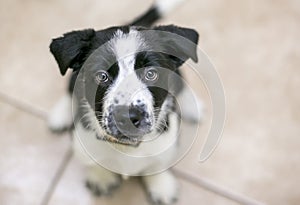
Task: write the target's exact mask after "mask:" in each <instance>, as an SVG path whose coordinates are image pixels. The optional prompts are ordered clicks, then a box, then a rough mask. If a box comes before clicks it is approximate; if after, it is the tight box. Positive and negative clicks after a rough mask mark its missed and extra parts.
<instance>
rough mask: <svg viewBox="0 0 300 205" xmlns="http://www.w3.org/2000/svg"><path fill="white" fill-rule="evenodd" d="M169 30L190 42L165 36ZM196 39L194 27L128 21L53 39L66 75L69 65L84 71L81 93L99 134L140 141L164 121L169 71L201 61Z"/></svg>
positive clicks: (170, 103)
mask: <svg viewBox="0 0 300 205" xmlns="http://www.w3.org/2000/svg"><path fill="white" fill-rule="evenodd" d="M149 32H150V33H149ZM168 33H171V34H173V35H176V36H180V38H186V39H188V40H189V41H191V43H190V44H188V45H187V44H185V43H182V42H180V41H178V40H176V38H173V37H174V36H173V37H172V36H171V37H166V35H165V34H168ZM197 43H198V34H197V32H196V31H194V30H192V29H187V28H181V27H176V26H159V27H154V28H152V29H151V30H147V29H145V28H142V27H127V26H126V27H112V28H108V29H105V30H101V31H97V32H96V31H94V30H92V29H88V30H81V31H73V32H70V33H67V34H65V35H64V36H63V37H60V38H57V39H54V40H53V41H52V43H51V45H50V50H51V52H52V54H53V55H54V57H55V59H56V61H57V63H58V65H59V68H60V72H61V74H62V75H64V74H65V73H66V71H67V69H68V68H71V69H73V73H74V74H73V75H78V74H79V73H81V74H82V78H83V79H84V80H83V81H82V84H83V85H82V86H81V87H80V88H81V89H83V90H84V96H81V97H82V98H83V99H84V100H85V102H86V105H87V106H89V107H90V108H91V109H89V110H90V111H91V110H92V112H93V113H92V114H93V115H94V118H95V120H94V121H96V124H97V125H96V126H98V128H100V129H101V130H102V132H101V133H100V134H99V135H101V136H98V137H100V138H101V139H105V140H110V141H114V142H118V143H123V144H131V145H136V144H137V143H138V142H139V141H141V140H142V139H143V136H145V135H147V134H149V133H151V132H153V131H154V130H156V129H157V128H158V127H161V124H162V123H163V122H166V119H165V118H166V117H167V112H168V109H170V107H172V106H173V101H172V96H171V95H170V92H169V85H170V82H169V81H170V75H171V74H172V73H174V72H175V73H178V71H177V68H178V67H179V66H181V65H182V64H183V63H184V62H185V61H186V60H187V59H188V58H192V59H193V60H194V61H197V54H196V44H197ZM170 52H171V54H170ZM172 52H173V54H172ZM174 53H175V54H176V53H179V55H180V56H176V55H175V54H174ZM175 87H176V86H175ZM86 105H85V106H86ZM93 124H95V122H93Z"/></svg>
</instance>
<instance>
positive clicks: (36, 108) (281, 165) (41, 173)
mask: <svg viewBox="0 0 300 205" xmlns="http://www.w3.org/2000/svg"><path fill="white" fill-rule="evenodd" d="M150 3H151V1H150V0H147V1H139V0H127V1H117V0H112V1H104V0H101V1H100V0H87V1H80V0H65V1H59V0H53V1H34V0H26V1H18V0H10V1H4V0H2V1H0V21H1V32H0V45H1V46H0V92H1V93H2V94H1V93H0V134H1V138H0V150H1V155H0V204H1V205H2V204H4V205H14V204H26V205H27V204H28V205H32V204H33V205H35V204H36V205H39V204H41V203H42V201H43V197H45V194H46V193H47V190H48V189H49V187H50V186H51V184H52V183H53V181H52V180H53V179H54V178H55V174H56V173H57V171H58V170H59V168H60V166H61V164H62V161H63V160H64V157H65V156H66V154H68V153H67V152H68V149H69V144H70V140H69V136H68V134H66V135H64V136H56V135H53V134H51V133H50V132H49V131H48V130H47V126H46V124H45V121H44V119H43V114H44V113H47V111H48V110H49V109H50V108H51V106H52V105H53V104H54V103H55V101H56V100H57V99H58V98H59V96H60V95H61V94H62V93H63V91H64V88H65V86H66V81H65V80H64V79H63V78H62V77H61V76H60V75H59V72H58V69H57V66H56V64H55V62H54V59H53V57H52V56H51V55H50V53H49V50H48V45H49V43H50V40H51V38H52V37H57V36H59V35H61V34H62V33H64V32H66V31H70V30H74V29H79V28H88V27H93V28H96V29H101V28H104V27H107V26H111V25H116V24H119V23H122V22H127V21H129V20H130V19H131V18H133V17H134V16H136V15H138V14H140V12H141V11H142V10H144V9H146V8H147V7H148V6H149V5H150ZM299 21H300V3H299V1H297V0H289V1H284V0H277V1H272V0H265V1H259V0H244V1H238V0H228V1H221V0H203V1H198V0H189V1H188V2H187V3H185V4H184V5H183V6H182V7H180V8H178V10H177V11H176V12H173V13H172V14H170V15H169V16H167V17H166V18H165V19H164V20H162V21H161V22H160V23H161V24H170V23H174V24H178V25H182V26H187V27H193V28H195V29H197V30H198V31H199V32H200V36H201V37H200V47H201V48H202V49H203V50H205V51H206V53H208V55H209V56H210V57H211V59H212V60H213V62H214V64H215V65H216V67H217V69H218V72H219V74H220V76H221V78H222V81H223V83H224V88H225V91H226V100H227V121H226V125H225V128H224V134H223V138H222V140H221V142H220V144H219V146H218V148H217V150H216V151H215V153H214V154H213V155H212V157H211V158H210V159H209V160H208V161H206V162H205V163H198V162H197V160H198V156H199V149H200V148H201V145H202V144H203V140H204V139H203V138H201V136H203V135H202V134H204V133H205V132H206V131H207V128H208V124H207V122H206V123H204V125H203V127H202V128H201V131H200V135H199V136H200V138H199V140H198V141H197V143H196V144H194V145H193V148H192V150H191V151H190V153H189V154H188V155H187V156H186V157H185V158H184V159H183V160H182V161H181V162H180V163H179V164H178V165H177V168H178V169H181V170H185V171H189V172H192V173H193V174H195V175H197V176H199V177H205V178H208V179H210V180H212V181H214V182H215V183H217V184H219V185H222V186H224V187H227V188H229V189H231V190H235V191H237V192H240V193H243V194H245V195H248V196H250V197H253V198H255V199H257V200H259V201H262V202H265V203H267V204H278V205H282V204H289V205H297V204H299V203H300V189H299V188H298V186H299V185H298V184H299V181H300V175H299V173H300V149H299V146H300V138H299V136H300V126H299V125H300V109H299V105H300V95H299V91H298V90H299V88H300V77H299V76H300V70H299V66H300V48H299V43H300V41H299V36H300V27H299V26H298V24H299ZM190 80H191V83H192V84H194V85H195V86H199V84H198V83H197V82H195V79H193V77H192V76H191V79H190ZM3 94H4V95H3ZM32 108H33V109H32ZM83 181H84V170H83V167H82V166H80V164H79V162H78V161H77V160H76V159H75V158H71V159H70V161H68V163H67V164H66V168H65V169H63V174H62V176H61V178H60V180H59V181H58V184H57V185H56V186H55V187H54V188H55V189H54V192H53V195H52V197H51V198H50V201H49V204H51V205H54V204H55V205H57V204H63V205H65V204H80V205H83V204H95V205H96V204H128V205H129V204H147V202H146V200H145V195H144V193H143V191H142V188H141V186H140V185H139V184H138V183H137V181H135V180H133V181H126V182H125V183H124V184H123V186H122V187H121V189H120V190H119V191H118V192H117V193H116V195H115V196H114V197H112V198H100V199H95V198H92V197H91V196H90V195H89V193H88V192H87V190H86V189H85V187H84V186H83ZM181 184H182V192H181V194H180V201H179V202H178V204H182V205H183V204H214V205H217V204H222V205H224V204H235V203H234V202H232V201H230V200H227V199H224V198H223V197H220V196H218V195H216V194H213V193H211V192H208V191H206V190H204V189H202V188H200V187H196V186H195V185H192V184H190V183H189V182H187V181H185V180H183V179H181Z"/></svg>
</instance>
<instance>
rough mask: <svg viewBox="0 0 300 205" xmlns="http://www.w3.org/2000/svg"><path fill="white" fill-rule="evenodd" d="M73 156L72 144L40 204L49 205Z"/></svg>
mask: <svg viewBox="0 0 300 205" xmlns="http://www.w3.org/2000/svg"><path fill="white" fill-rule="evenodd" d="M72 157H73V151H72V146H69V148H68V150H67V151H66V153H65V154H64V156H63V159H62V161H61V163H60V165H59V167H58V169H57V171H56V173H55V175H54V177H53V179H52V180H51V184H50V185H49V186H48V189H47V190H46V193H45V194H44V196H43V198H42V202H41V203H40V205H48V204H49V201H50V200H51V198H52V196H53V193H54V191H55V189H56V187H57V185H58V183H59V181H60V179H61V177H62V176H63V173H64V171H65V170H66V168H67V166H68V165H69V163H70V161H71V159H72Z"/></svg>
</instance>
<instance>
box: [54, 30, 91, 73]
mask: <svg viewBox="0 0 300 205" xmlns="http://www.w3.org/2000/svg"><path fill="white" fill-rule="evenodd" d="M94 37H95V31H94V30H93V29H86V30H81V31H72V32H69V33H66V34H64V35H63V37H59V38H56V39H53V40H52V42H51V44H50V51H51V53H52V54H53V55H54V58H55V60H56V61H57V63H58V66H59V69H60V72H61V74H62V75H64V74H65V73H66V72H67V69H68V68H73V69H74V70H77V69H80V67H81V66H82V64H83V62H84V60H85V59H86V55H87V54H88V52H89V51H90V48H91V46H92V40H93V38H94Z"/></svg>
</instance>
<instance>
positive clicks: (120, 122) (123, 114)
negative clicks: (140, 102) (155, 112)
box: [113, 105, 145, 130]
mask: <svg viewBox="0 0 300 205" xmlns="http://www.w3.org/2000/svg"><path fill="white" fill-rule="evenodd" d="M144 117H145V111H143V110H142V109H140V108H138V107H134V106H131V107H128V106H121V105H120V106H116V107H115V108H114V111H113V118H114V121H115V123H116V124H117V126H118V127H119V128H120V129H126V130H127V129H130V128H131V127H132V126H134V127H136V128H139V127H140V126H141V125H142V121H143V120H144Z"/></svg>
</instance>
